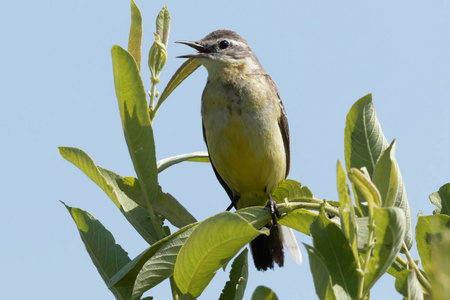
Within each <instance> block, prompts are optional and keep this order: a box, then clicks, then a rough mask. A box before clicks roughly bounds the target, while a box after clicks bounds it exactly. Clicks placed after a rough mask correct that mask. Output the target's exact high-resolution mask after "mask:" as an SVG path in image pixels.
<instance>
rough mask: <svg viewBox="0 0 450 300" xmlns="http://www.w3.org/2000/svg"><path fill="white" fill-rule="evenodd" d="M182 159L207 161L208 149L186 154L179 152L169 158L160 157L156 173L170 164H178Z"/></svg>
mask: <svg viewBox="0 0 450 300" xmlns="http://www.w3.org/2000/svg"><path fill="white" fill-rule="evenodd" d="M183 161H195V162H209V155H208V151H198V152H192V153H187V154H181V155H177V156H172V157H169V158H165V159H161V160H160V161H158V163H157V166H158V173H160V172H162V171H164V170H165V169H167V168H168V167H170V166H173V165H175V164H179V163H180V162H183Z"/></svg>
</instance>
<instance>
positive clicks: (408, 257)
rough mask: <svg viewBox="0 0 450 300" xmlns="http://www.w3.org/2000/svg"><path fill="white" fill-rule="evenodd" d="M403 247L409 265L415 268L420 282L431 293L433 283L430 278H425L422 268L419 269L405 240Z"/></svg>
mask: <svg viewBox="0 0 450 300" xmlns="http://www.w3.org/2000/svg"><path fill="white" fill-rule="evenodd" d="M402 248H403V251H404V253H405V255H406V259H407V260H408V263H409V265H410V266H411V267H412V268H413V270H414V272H415V273H416V275H417V279H418V280H419V282H420V284H421V285H422V287H423V288H424V289H425V291H426V292H427V293H428V294H429V295H431V285H430V283H429V282H428V280H427V279H426V278H425V276H423V274H422V272H421V270H420V269H419V267H418V266H417V264H416V263H415V262H414V260H413V258H412V257H411V255H410V253H409V251H408V247H406V244H405V242H403V244H402Z"/></svg>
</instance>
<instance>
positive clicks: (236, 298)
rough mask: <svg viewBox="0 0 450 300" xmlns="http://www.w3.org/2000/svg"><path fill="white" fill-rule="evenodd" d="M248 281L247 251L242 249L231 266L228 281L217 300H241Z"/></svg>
mask: <svg viewBox="0 0 450 300" xmlns="http://www.w3.org/2000/svg"><path fill="white" fill-rule="evenodd" d="M247 279H248V250H247V249H244V250H243V251H242V252H241V254H239V255H238V256H237V257H236V258H235V259H234V261H233V263H232V264H231V270H230V280H228V281H227V283H226V284H225V286H224V288H223V290H222V294H220V297H219V300H242V299H243V298H244V292H245V287H246V286H247Z"/></svg>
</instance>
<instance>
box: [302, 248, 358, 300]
mask: <svg viewBox="0 0 450 300" xmlns="http://www.w3.org/2000/svg"><path fill="white" fill-rule="evenodd" d="M304 245H305V248H306V251H307V252H308V257H309V267H310V268H311V273H312V275H313V279H314V286H315V288H316V294H317V296H319V299H320V300H336V295H335V294H334V290H333V284H332V282H331V277H330V273H328V270H327V267H326V265H325V262H324V259H323V258H322V257H321V256H320V253H318V252H317V251H316V249H314V248H313V247H311V246H308V245H306V244H304ZM346 298H347V299H350V297H349V296H348V295H347V297H341V298H339V299H346Z"/></svg>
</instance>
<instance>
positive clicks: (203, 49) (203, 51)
mask: <svg viewBox="0 0 450 300" xmlns="http://www.w3.org/2000/svg"><path fill="white" fill-rule="evenodd" d="M175 43H179V44H184V45H188V46H189V47H192V48H194V49H195V50H197V51H198V52H197V53H193V54H187V55H181V56H177V57H179V58H191V57H199V56H204V55H205V54H206V53H211V50H209V49H208V48H206V47H205V46H203V45H200V44H199V43H198V42H189V41H177V42H175Z"/></svg>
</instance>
